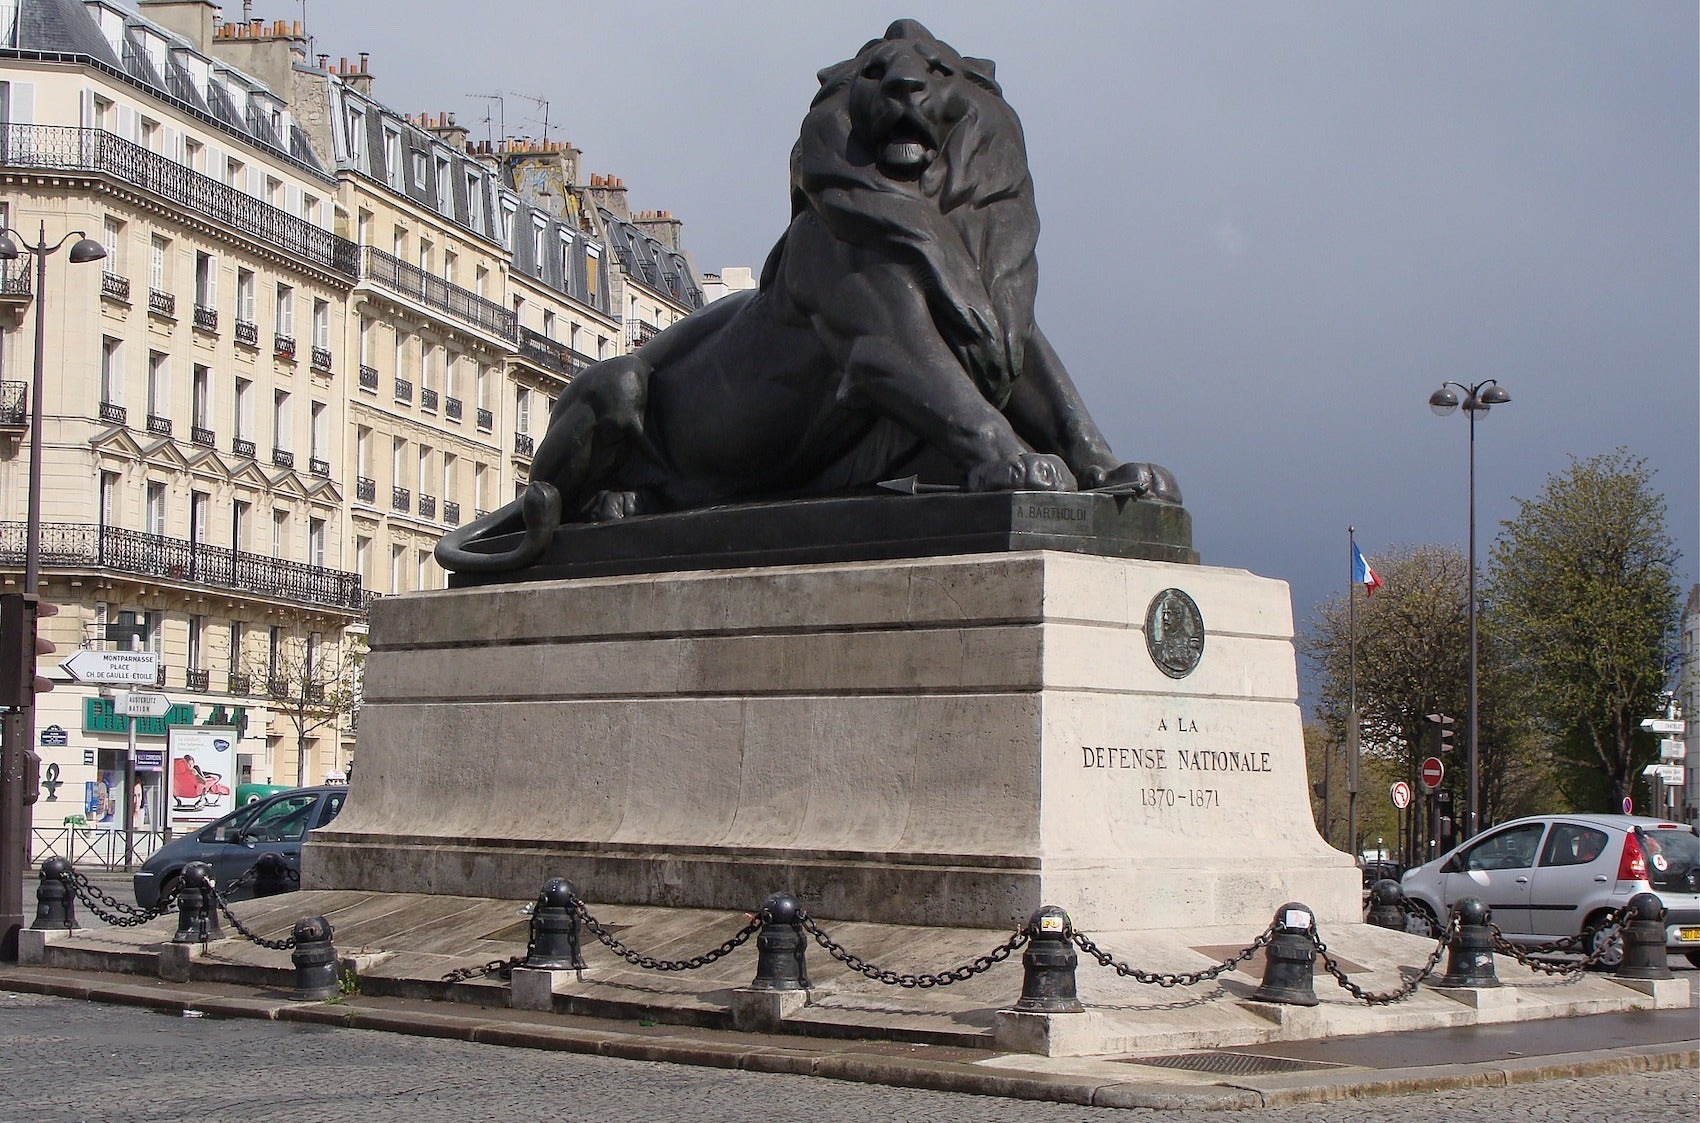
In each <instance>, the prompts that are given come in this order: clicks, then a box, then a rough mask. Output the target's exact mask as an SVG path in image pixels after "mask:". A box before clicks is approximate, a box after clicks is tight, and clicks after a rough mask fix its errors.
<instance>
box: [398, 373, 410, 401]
mask: <svg viewBox="0 0 1700 1123" xmlns="http://www.w3.org/2000/svg"><path fill="white" fill-rule="evenodd" d="M395 400H396V401H398V402H411V401H412V400H413V383H411V382H409V381H408V380H407V379H405V378H398V379H396V380H395Z"/></svg>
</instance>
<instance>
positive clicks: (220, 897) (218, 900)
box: [207, 870, 295, 951]
mask: <svg viewBox="0 0 1700 1123" xmlns="http://www.w3.org/2000/svg"><path fill="white" fill-rule="evenodd" d="M254 876H255V875H254V871H253V870H249V871H248V872H247V873H245V874H243V875H242V876H241V877H239V878H237V879H236V880H235V881H233V882H231V883H230V888H231V889H232V890H235V889H237V888H240V887H241V886H243V885H245V884H247V883H248V882H249V881H250V880H251V879H252V878H253V877H254ZM207 892H209V893H211V894H212V898H213V901H214V903H215V904H217V905H218V911H219V912H222V913H223V914H224V919H226V920H228V921H230V925H231V927H232V928H235V929H236V930H237V931H238V932H240V933H242V938H243V939H245V940H247V941H248V942H249V943H251V944H259V945H260V946H261V947H263V948H270V949H271V950H273V951H289V950H291V949H292V948H294V947H295V936H294V934H293V933H292V934H290V935H288V936H285V937H284V938H283V939H281V940H268V939H266V938H265V937H264V936H259V935H256V934H255V933H254V932H253V931H252V930H250V929H249V927H248V926H247V925H246V924H243V923H242V921H241V920H240V919H238V918H237V916H236V914H235V913H233V912H231V911H230V903H229V902H228V901H226V900H225V899H224V894H223V893H222V892H220V891H219V888H218V886H216V885H214V884H213V883H212V882H211V881H209V882H207Z"/></svg>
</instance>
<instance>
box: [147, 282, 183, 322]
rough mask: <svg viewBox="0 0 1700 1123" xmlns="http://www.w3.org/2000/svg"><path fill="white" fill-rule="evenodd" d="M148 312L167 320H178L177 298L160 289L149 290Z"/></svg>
mask: <svg viewBox="0 0 1700 1123" xmlns="http://www.w3.org/2000/svg"><path fill="white" fill-rule="evenodd" d="M148 311H149V312H152V313H153V314H154V315H155V316H162V317H164V318H165V319H167V320H175V319H176V318H177V297H176V296H174V295H172V294H171V293H168V292H160V291H159V290H158V289H149V290H148Z"/></svg>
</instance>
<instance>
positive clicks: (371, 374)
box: [360, 363, 378, 390]
mask: <svg viewBox="0 0 1700 1123" xmlns="http://www.w3.org/2000/svg"><path fill="white" fill-rule="evenodd" d="M360 388H361V389H362V390H376V389H377V388H378V368H377V367H369V366H367V365H366V364H365V363H361V364H360Z"/></svg>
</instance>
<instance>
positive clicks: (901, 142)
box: [879, 117, 938, 172]
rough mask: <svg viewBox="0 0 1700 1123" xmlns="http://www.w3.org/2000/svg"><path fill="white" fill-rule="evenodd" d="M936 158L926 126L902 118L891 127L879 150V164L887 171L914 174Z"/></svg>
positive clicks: (935, 151) (935, 150) (935, 148)
mask: <svg viewBox="0 0 1700 1123" xmlns="http://www.w3.org/2000/svg"><path fill="white" fill-rule="evenodd" d="M937 157H938V148H937V147H936V144H935V142H934V140H933V137H932V134H931V133H930V132H929V131H928V130H927V128H926V126H925V125H923V124H921V123H920V122H919V121H916V120H914V119H912V118H909V117H904V118H903V119H902V120H900V121H898V122H897V124H896V125H895V126H893V127H892V130H891V133H890V134H889V135H888V136H887V137H886V138H885V144H884V145H883V146H882V147H881V148H880V153H879V158H880V164H881V166H883V167H884V168H885V169H886V170H887V171H892V172H915V171H920V170H921V169H923V168H925V167H926V166H927V165H928V164H930V163H932V162H933V160H934V159H936V158H937Z"/></svg>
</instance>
